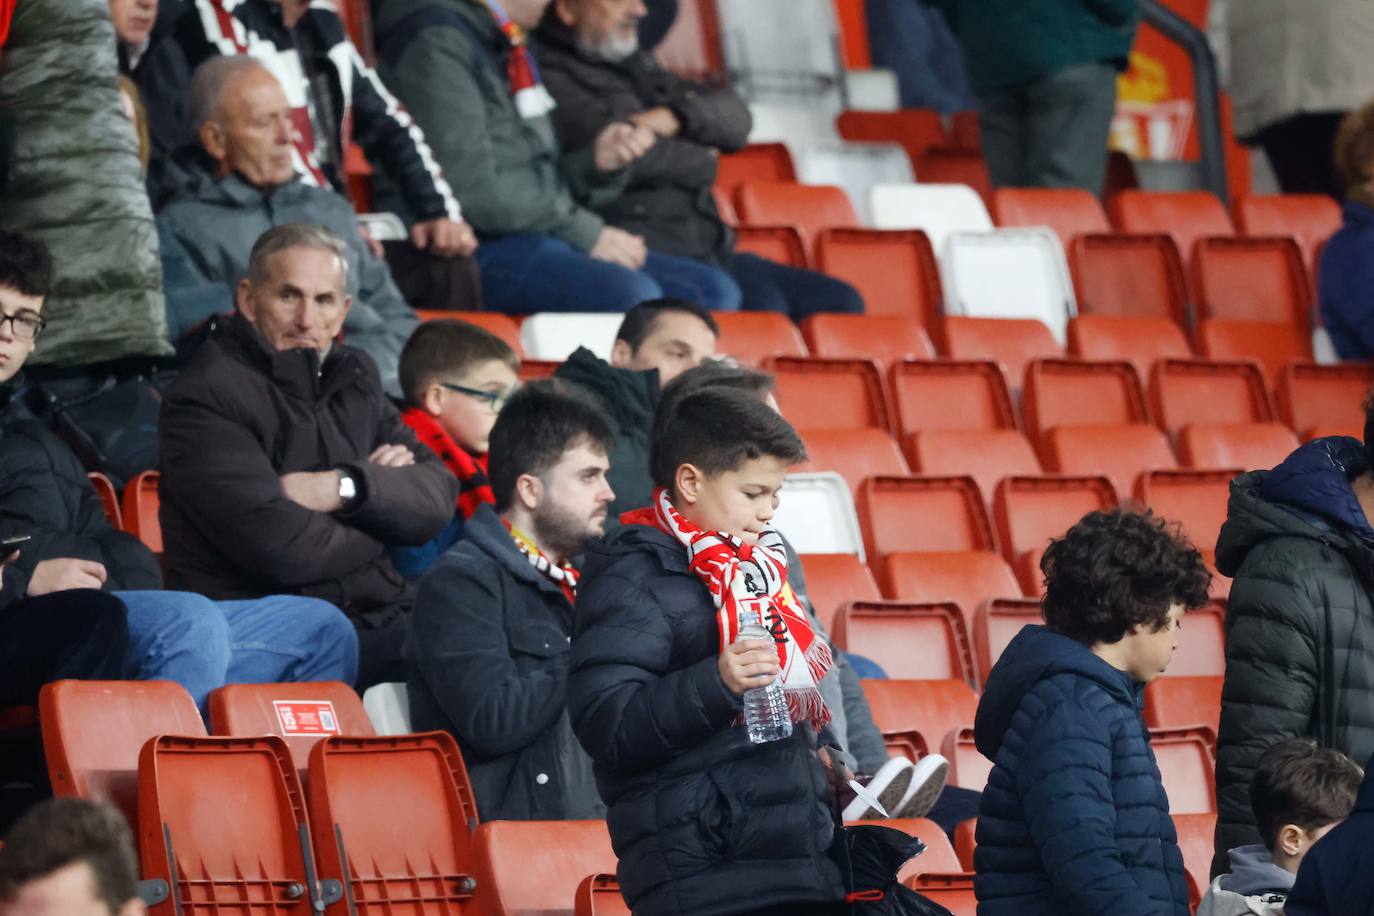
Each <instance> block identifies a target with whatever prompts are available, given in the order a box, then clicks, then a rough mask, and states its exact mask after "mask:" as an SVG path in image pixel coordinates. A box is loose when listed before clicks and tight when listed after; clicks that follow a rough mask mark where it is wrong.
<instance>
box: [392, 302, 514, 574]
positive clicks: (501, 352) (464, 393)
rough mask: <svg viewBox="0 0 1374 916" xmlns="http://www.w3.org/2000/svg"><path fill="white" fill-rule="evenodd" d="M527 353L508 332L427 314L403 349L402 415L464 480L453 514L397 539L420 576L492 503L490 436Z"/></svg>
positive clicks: (396, 551) (404, 563)
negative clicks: (414, 542)
mask: <svg viewBox="0 0 1374 916" xmlns="http://www.w3.org/2000/svg"><path fill="white" fill-rule="evenodd" d="M519 371H520V358H519V357H518V356H516V355H515V351H514V350H512V349H511V348H510V346H509V345H507V344H506V342H505V341H503V340H502V339H501V338H499V337H497V336H496V335H495V334H492V333H491V332H490V331H487V330H485V329H484V328H479V327H477V326H476V325H474V324H469V323H468V322H466V321H458V320H454V319H441V320H438V321H427V322H425V323H424V324H422V325H420V326H419V327H418V328H416V329H415V333H413V334H411V335H410V340H408V341H406V345H405V349H403V350H402V351H401V365H400V382H401V392H402V393H403V394H404V395H405V398H406V410H405V412H404V413H403V414H402V415H401V419H403V420H405V422H406V425H408V426H409V427H410V428H411V429H412V430H414V431H415V435H416V436H417V437H418V438H419V440H420V441H421V442H423V443H424V444H425V445H427V446H428V447H429V448H430V449H432V450H433V451H434V453H435V454H437V455H438V456H439V457H440V458H441V459H443V462H444V466H445V467H447V468H448V469H449V470H450V471H452V472H453V475H454V476H455V477H457V478H458V481H459V483H460V484H461V485H462V486H461V488H460V489H459V491H458V502H457V505H456V507H455V508H454V513H453V521H452V522H450V523H449V525H448V527H446V528H445V529H444V530H443V531H441V532H439V534H438V536H437V537H435V538H434V540H432V541H430V542H429V543H428V544H424V545H422V546H420V547H393V548H391V550H390V555H391V562H392V564H393V565H394V566H395V567H396V569H397V570H398V571H399V572H400V573H401V574H402V575H405V576H407V577H409V578H413V579H415V578H419V577H420V576H421V575H423V574H424V573H425V571H426V570H428V569H429V568H430V567H431V566H433V565H434V563H435V561H436V560H438V559H439V557H440V556H441V555H442V554H443V552H444V551H445V550H448V548H449V547H451V546H453V545H454V544H456V543H457V542H458V540H459V539H460V538H461V537H462V536H463V523H464V522H465V521H466V520H467V519H468V518H470V517H471V516H472V513H473V512H476V511H477V507H478V506H480V505H482V504H483V503H491V502H494V501H495V500H494V499H493V497H492V492H491V485H490V484H489V482H488V480H487V440H488V439H489V438H490V436H491V428H492V425H493V424H495V423H496V415H497V414H498V413H500V411H501V408H502V407H504V406H505V404H506V401H507V400H508V399H509V398H510V396H511V394H512V393H513V392H514V391H515V389H516V387H517V385H518V384H519V379H518V375H517V373H518V372H519Z"/></svg>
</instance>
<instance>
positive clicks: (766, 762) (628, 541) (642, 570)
mask: <svg viewBox="0 0 1374 916" xmlns="http://www.w3.org/2000/svg"><path fill="white" fill-rule="evenodd" d="M719 641H720V637H719V635H718V632H717V629H716V611H715V608H714V606H713V605H712V603H711V596H710V593H709V592H707V590H706V587H705V586H704V585H703V584H702V583H701V581H700V580H699V579H698V578H697V577H696V576H695V575H693V574H692V573H691V572H690V571H689V570H688V569H687V552H686V551H685V550H684V549H683V548H682V545H680V544H679V543H678V542H677V541H676V540H675V539H673V538H672V537H670V536H669V535H667V534H664V533H663V532H661V531H659V530H658V529H656V528H648V527H646V526H643V525H626V526H624V527H622V528H619V529H617V530H615V531H613V532H611V533H610V534H609V535H607V536H606V538H605V539H604V540H601V541H593V542H592V543H591V544H590V545H589V546H588V548H587V557H586V562H585V564H584V566H583V573H582V581H581V583H580V584H579V586H578V594H577V611H576V614H575V619H574V623H573V644H572V667H571V670H570V673H569V675H568V712H569V714H570V715H571V717H572V724H573V730H574V731H575V732H576V734H577V737H578V739H579V740H581V742H582V746H583V747H584V748H586V750H587V753H588V754H590V755H591V758H592V761H593V763H594V764H595V768H596V780H597V787H598V789H599V790H600V792H601V797H602V799H603V800H604V801H605V802H606V805H607V806H608V809H609V810H608V811H607V814H606V820H607V825H608V826H609V827H610V832H611V843H612V845H613V846H614V847H615V852H616V855H617V856H618V857H619V859H620V865H619V869H618V871H619V877H620V888H621V890H622V892H623V893H624V895H625V899H626V901H627V902H628V903H629V904H630V907H631V908H632V909H633V910H634V913H635V916H669V914H671V916H679V914H680V916H689V914H690V916H725V914H732V913H745V912H752V911H754V910H757V909H761V908H767V907H778V908H779V911H786V908H788V907H793V906H795V907H796V908H797V909H802V908H803V907H804V906H805V905H807V904H814V903H821V902H825V901H835V900H838V899H840V898H841V897H843V895H844V888H843V884H842V882H841V878H840V872H839V868H838V867H837V866H836V865H835V863H834V861H832V860H831V859H830V858H829V847H830V844H831V842H832V839H833V837H834V826H833V820H832V815H831V813H830V811H829V809H828V808H827V806H826V803H825V802H824V801H823V796H824V793H825V788H826V776H825V769H824V768H823V767H822V766H821V764H820V761H819V760H817V759H816V753H815V749H816V736H815V734H814V733H813V732H812V730H811V729H810V727H809V726H806V725H801V726H798V727H797V729H796V731H795V732H794V733H793V735H792V737H791V738H788V739H785V740H782V741H774V742H771V743H768V744H750V743H749V737H748V735H747V734H746V733H745V730H744V727H743V726H742V725H736V724H735V720H736V718H737V717H738V715H739V712H740V708H741V704H740V699H739V697H737V696H735V695H734V694H733V693H731V692H730V691H729V689H728V688H726V686H725V683H724V682H723V681H722V680H721V677H720V673H719V671H718V670H717V668H716V660H717V656H718V655H719V652H720V647H719Z"/></svg>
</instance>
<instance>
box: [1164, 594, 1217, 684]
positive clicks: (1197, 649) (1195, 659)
mask: <svg viewBox="0 0 1374 916" xmlns="http://www.w3.org/2000/svg"><path fill="white" fill-rule="evenodd" d="M1183 627H1184V630H1186V633H1185V634H1184V636H1183V637H1182V638H1181V639H1180V640H1179V644H1178V650H1177V651H1176V652H1174V660H1173V661H1171V662H1170V663H1169V670H1168V671H1166V672H1165V674H1166V675H1167V676H1169V677H1220V676H1221V675H1222V674H1225V673H1226V602H1225V601H1216V600H1214V601H1212V602H1210V603H1209V604H1207V605H1206V606H1205V607H1200V608H1197V609H1196V610H1192V611H1188V612H1187V613H1186V614H1184V615H1183Z"/></svg>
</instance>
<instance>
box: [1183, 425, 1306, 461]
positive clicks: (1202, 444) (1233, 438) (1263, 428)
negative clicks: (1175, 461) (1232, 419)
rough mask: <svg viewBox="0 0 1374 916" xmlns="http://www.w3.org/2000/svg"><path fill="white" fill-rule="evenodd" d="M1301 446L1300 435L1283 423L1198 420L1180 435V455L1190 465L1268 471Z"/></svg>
mask: <svg viewBox="0 0 1374 916" xmlns="http://www.w3.org/2000/svg"><path fill="white" fill-rule="evenodd" d="M1297 447H1298V438H1297V437H1296V436H1294V435H1293V431H1292V430H1290V429H1289V428H1288V427H1286V426H1284V425H1283V424H1281V423H1249V424H1245V425H1243V426H1241V425H1235V424H1223V423H1194V424H1193V425H1192V426H1186V427H1184V428H1183V431H1182V432H1180V433H1179V435H1178V457H1179V461H1180V462H1181V463H1182V465H1183V466H1184V467H1188V468H1241V469H1243V470H1246V471H1254V470H1267V469H1269V468H1272V467H1275V466H1277V465H1278V464H1280V463H1281V462H1282V461H1283V459H1285V458H1287V457H1288V456H1289V455H1291V454H1292V453H1293V450H1294V449H1296V448H1297Z"/></svg>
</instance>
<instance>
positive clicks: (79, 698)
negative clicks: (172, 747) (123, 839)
mask: <svg viewBox="0 0 1374 916" xmlns="http://www.w3.org/2000/svg"><path fill="white" fill-rule="evenodd" d="M38 713H39V718H40V720H41V722H42V725H43V752H44V756H45V757H46V758H47V761H48V777H49V779H50V780H51V782H52V790H53V794H54V795H56V796H57V797H59V798H67V797H72V796H75V797H77V798H90V799H95V800H97V801H108V802H110V803H111V804H113V805H114V806H115V807H117V808H119V809H120V810H121V811H123V812H124V815H125V817H127V818H128V819H129V823H130V824H131V825H133V826H135V827H137V825H138V754H139V750H140V749H141V748H142V747H143V745H144V744H145V743H146V742H147V741H148V739H150V738H152V737H154V736H156V735H189V736H192V737H203V736H204V735H205V722H204V721H203V720H202V719H201V717H200V713H199V712H198V711H197V710H196V704H195V701H194V700H192V699H191V695H190V694H188V693H187V692H186V690H185V688H183V687H182V686H181V685H180V684H176V683H173V682H172V681H53V682H52V683H50V684H45V685H43V689H42V690H41V691H39V694H38Z"/></svg>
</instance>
